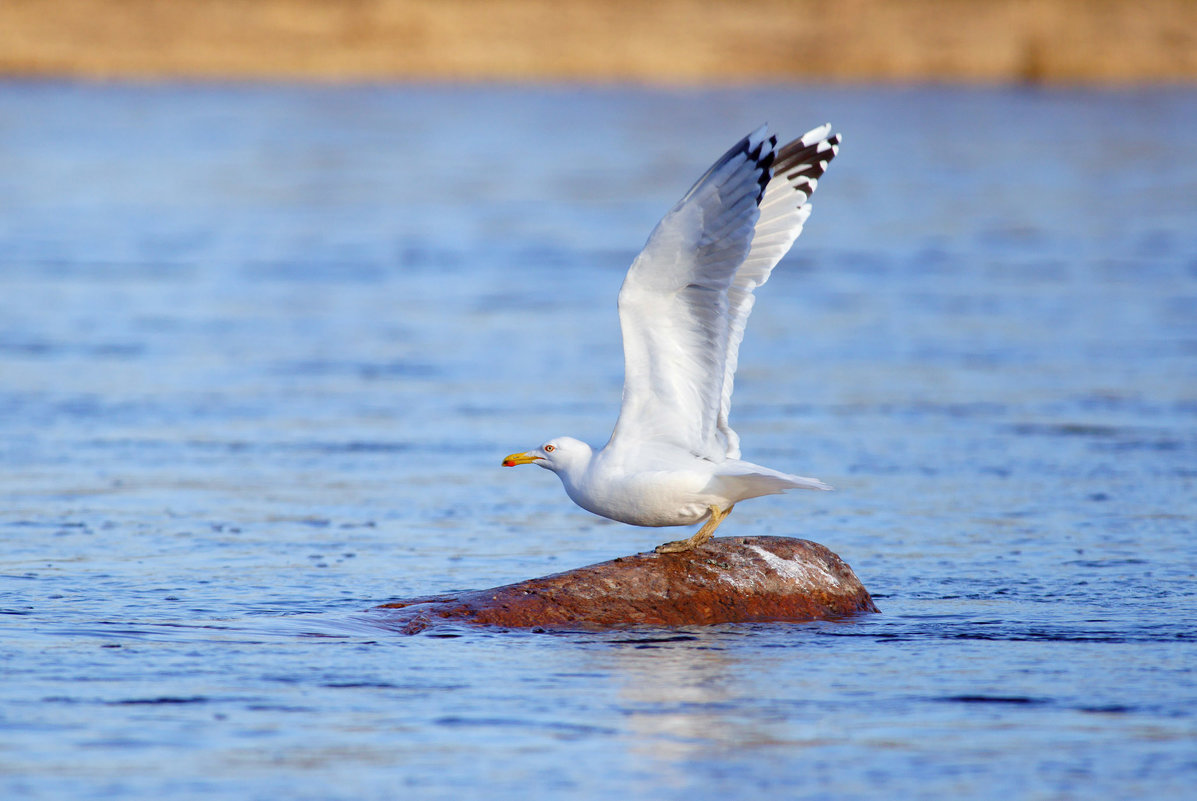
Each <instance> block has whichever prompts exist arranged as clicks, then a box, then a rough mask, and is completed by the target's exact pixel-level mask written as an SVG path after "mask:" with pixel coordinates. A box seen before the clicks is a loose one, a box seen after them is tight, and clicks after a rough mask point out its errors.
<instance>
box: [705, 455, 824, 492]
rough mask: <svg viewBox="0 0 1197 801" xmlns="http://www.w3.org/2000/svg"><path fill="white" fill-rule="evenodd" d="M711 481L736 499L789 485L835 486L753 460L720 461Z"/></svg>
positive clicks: (812, 488) (809, 487)
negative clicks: (756, 462) (763, 465)
mask: <svg viewBox="0 0 1197 801" xmlns="http://www.w3.org/2000/svg"><path fill="white" fill-rule="evenodd" d="M713 481H715V482H718V485H719V487H720V489H721V490H722V491H723V492H725V493H726V494H727V495H728V496H729V497H735V498H737V499H738V500H746V499H748V498H757V497H760V496H761V495H778V494H780V493H783V492H787V491H788V490H792V489H810V490H830V489H834V487H832V486H831V485H829V484H825V483H824V482H822V481H820V480H819V479H817V478H807V477H805V476H792V475H790V474H789V473H783V472H781V471H780V470H772V469H770V468H768V467H762V466H761V465H759V464H753V463H752V462H744V461H741V460H739V459H728V460H727V461H726V462H724V463H723V464H721V465H719V471H718V472H717V473H716V474H715V478H714V479H713Z"/></svg>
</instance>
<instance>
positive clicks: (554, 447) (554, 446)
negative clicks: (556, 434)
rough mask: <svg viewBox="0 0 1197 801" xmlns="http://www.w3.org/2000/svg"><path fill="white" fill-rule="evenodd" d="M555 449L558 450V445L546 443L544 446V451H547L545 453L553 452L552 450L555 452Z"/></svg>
mask: <svg viewBox="0 0 1197 801" xmlns="http://www.w3.org/2000/svg"><path fill="white" fill-rule="evenodd" d="M555 450H557V446H556V445H545V446H544V452H545V453H552V452H553V451H555Z"/></svg>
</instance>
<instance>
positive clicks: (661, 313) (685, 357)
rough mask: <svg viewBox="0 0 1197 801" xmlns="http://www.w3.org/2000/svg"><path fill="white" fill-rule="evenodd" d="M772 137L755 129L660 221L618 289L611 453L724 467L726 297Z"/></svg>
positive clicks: (761, 190) (745, 244) (765, 180)
mask: <svg viewBox="0 0 1197 801" xmlns="http://www.w3.org/2000/svg"><path fill="white" fill-rule="evenodd" d="M776 146H777V139H776V137H773V136H769V135H768V132H767V131H766V129H765V128H764V127H763V126H762V127H761V128H760V129H759V130H757V131H755V132H753V133H752V134H750V135H749V136H746V137H745V138H744V139H742V140H741V141H740V142H739V143H738V144H736V146H735V147H733V148H732V149H731V150H729V151H728V152H727V153H726V154H724V156H723V157H722V158H721V159H719V160H718V161H717V162H715V164H714V166H712V167H711V169H709V170H708V171H707V172H706V174H704V175H703V176H702V177H701V178H699V179H698V182H697V183H695V184H694V186H693V187H692V188H691V189H690V191H689V192H687V193H686V196H685V197H683V198H682V199H681V201H679V202H678V204H677V205H676V206H674V207H673V209H672V210H670V212H669V213H668V214H666V215H665V217H664V218H663V219H662V220H661V222H660V223H658V224H657V227H656V228H655V229H654V230H653V232H652V234H651V235H650V236H649V238H648V242H647V243H646V244H645V246H644V250H642V251H641V252H640V255H639V256H637V257H636V260H635V261H634V262H632V266H631V268H630V269H629V270H628V275H627V277H626V278H625V279H624V282H623V287H622V289H620V291H619V322H620V327H621V329H622V331H623V351H624V370H625V376H624V385H623V405H622V406H621V408H620V412H619V421H618V422H617V423H616V425H615V431H614V433H613V434H612V435H611V442H610V443H609V447H616V448H618V447H620V446H622V445H630V444H632V443H644V442H653V443H660V444H669V445H673V446H676V447H679V448H684V449H686V450H688V451H690V452H691V453H694V454H695V455H697V456H702V457H706V458H709V459H712V460H714V461H723V460H724V458H725V457H726V455H727V453H728V450H729V445H730V444H731V443H729V441H728V439H727V431H728V430H729V429H727V428H726V427H725V426H720V425H719V420H720V410H721V409H722V403H723V384H724V381H725V376H726V374H727V354H728V345H729V342H730V337H731V317H730V315H729V292H730V290H731V288H732V286H733V283H734V281H735V278H736V272H737V270H738V269H739V268H740V266H741V264H742V263H743V262H744V260H745V258H746V257H747V256H749V254H750V251H751V249H752V241H753V235H754V231H755V228H756V226H757V220H758V218H759V217H760V212H759V211H758V208H757V206H758V204H759V203H760V202H761V200H762V198H763V197H764V195H765V194H766V187H767V186H768V185H769V183H770V178H771V172H770V167H771V166H772V164H773V161H774V158H775V155H776V153H775V148H776Z"/></svg>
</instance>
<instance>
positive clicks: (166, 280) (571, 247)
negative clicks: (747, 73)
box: [0, 83, 1197, 800]
mask: <svg viewBox="0 0 1197 801" xmlns="http://www.w3.org/2000/svg"><path fill="white" fill-rule="evenodd" d="M824 119H830V120H833V121H834V122H835V123H836V124H837V127H838V128H839V129H840V130H842V131H843V132H844V136H845V142H844V146H843V150H842V152H841V157H840V158H839V159H838V160H837V161H836V163H835V164H834V166H833V168H832V169H831V171H830V172H829V174H828V175H827V177H826V179H825V180H824V181H823V182H822V183H821V186H820V189H819V193H818V197H817V198H816V208H815V212H814V215H813V216H812V219H811V221H810V223H809V224H808V227H807V231H806V232H805V233H804V234H803V237H802V239H801V240H800V242H799V246H798V247H797V248H796V250H795V252H794V253H793V254H792V255H791V256H790V257H789V258H788V259H787V260H786V261H785V262H783V264H782V266H781V267H780V268H779V269H778V271H777V273H776V274H775V277H774V278H773V280H772V281H771V282H770V283H769V285H768V286H766V287H765V288H763V290H762V291H761V293H760V302H759V304H758V306H757V309H756V311H755V313H754V317H753V321H752V325H751V326H750V328H749V332H748V337H747V339H746V342H745V345H744V349H743V351H742V355H741V369H740V374H739V378H738V381H737V391H736V404H735V407H734V410H733V423H734V424H735V426H736V428H737V430H738V431H739V432H740V434H741V436H742V438H743V444H744V452H745V455H746V457H747V458H750V459H753V460H755V461H760V462H763V463H765V464H768V465H772V466H775V467H777V468H779V469H783V470H787V471H791V472H796V473H799V474H803V475H814V476H818V477H820V478H822V479H824V480H826V481H828V482H830V483H832V484H834V485H835V486H837V488H838V491H837V492H835V493H818V494H816V493H805V494H795V495H791V496H786V497H781V498H768V499H762V500H759V501H756V502H754V503H751V504H744V505H742V507H740V508H738V509H737V512H736V514H735V515H734V516H733V517H732V518H730V519H729V521H728V522H727V523H726V524H725V526H724V528H723V529H722V532H723V533H726V534H736V533H740V534H775V535H795V536H802V537H807V538H810V539H814V540H817V541H819V542H822V543H824V544H826V545H827V546H828V547H830V548H832V549H833V550H835V551H836V552H837V553H839V554H840V555H841V556H842V557H844V558H845V559H846V560H847V561H848V562H849V563H850V564H852V566H853V567H854V568H855V570H856V572H857V573H858V575H859V576H860V577H861V578H862V580H863V581H864V583H865V585H866V586H868V587H869V588H870V590H871V591H872V592H873V594H874V597H875V599H876V601H877V603H878V605H879V606H880V607H881V609H882V614H880V615H871V616H865V617H859V618H854V619H851V620H847V621H839V622H828V623H813V624H806V625H751V626H716V627H708V628H693V629H681V630H633V631H622V632H612V633H593V632H564V633H552V634H534V633H526V632H514V633H513V632H501V631H486V630H483V631H477V630H466V629H457V628H448V629H440V630H435V631H430V632H426V633H424V634H421V635H417V636H412V637H405V636H402V635H399V634H396V633H394V632H390V631H386V630H384V629H382V628H379V627H378V626H376V625H373V622H372V621H371V619H370V616H369V615H368V614H363V612H364V610H366V609H368V608H369V607H371V606H374V605H376V604H379V603H383V602H386V601H388V600H391V599H395V598H401V597H404V596H411V595H422V594H428V593H434V592H441V591H447V590H453V589H464V588H479V587H487V586H494V585H498V584H502V583H507V582H510V581H516V580H519V579H522V578H528V577H531V576H537V575H543V574H545V573H548V572H553V571H557V570H562V569H566V568H569V567H574V566H578V565H582V564H588V563H591V562H594V561H598V560H602V559H607V558H612V557H615V556H619V555H623V554H627V553H632V552H635V551H640V550H645V549H647V548H649V547H651V546H652V545H654V544H656V543H657V542H659V541H661V540H663V539H665V538H673V537H675V536H676V533H675V532H672V531H661V530H647V529H637V528H634V527H630V526H623V525H618V524H614V523H609V522H607V521H603V520H599V519H597V518H594V517H591V516H589V515H587V514H586V513H584V512H582V511H581V510H579V509H577V508H575V507H574V506H573V505H572V504H570V503H569V502H568V501H567V500H566V499H565V497H564V494H563V493H562V492H561V489H560V486H559V484H558V482H557V481H556V479H555V478H554V477H553V476H551V475H549V474H548V473H545V472H543V471H537V470H533V469H531V468H526V469H524V470H503V469H501V468H499V467H498V461H499V459H500V458H501V457H502V456H503V455H504V454H506V453H509V452H511V451H514V450H522V449H525V448H528V447H532V446H535V445H538V444H540V443H541V442H542V441H544V440H545V439H546V438H548V437H550V436H553V435H558V434H572V435H575V436H579V437H581V438H584V439H588V440H589V441H591V442H593V443H595V444H601V443H602V442H604V441H605V439H606V437H607V435H608V434H609V432H610V427H611V425H612V424H613V422H614V418H615V413H616V410H617V407H618V400H619V389H620V383H621V380H622V363H621V352H620V346H619V334H618V325H617V321H616V317H615V309H614V298H615V293H616V291H617V290H618V287H619V284H620V282H621V280H622V278H623V272H624V271H625V270H626V267H627V265H628V263H629V262H630V260H631V258H632V257H633V256H634V254H635V252H636V251H637V250H638V249H639V246H640V244H641V243H642V242H643V240H644V238H645V236H646V235H647V234H648V231H649V230H650V229H651V227H652V225H653V224H655V222H656V220H657V219H658V218H659V216H660V215H661V213H663V212H664V210H665V209H667V208H668V207H669V206H670V205H671V204H672V203H673V202H674V201H675V200H676V199H677V197H679V196H680V194H681V193H682V192H683V191H684V190H685V189H686V188H687V187H688V186H689V185H690V183H691V181H692V180H693V179H694V178H695V177H696V176H697V175H698V174H699V173H700V172H701V171H702V170H703V169H705V167H706V166H707V165H708V164H709V163H710V162H711V161H712V160H713V159H714V157H716V156H717V155H718V154H719V153H721V152H722V151H723V150H724V149H725V148H726V147H727V146H728V145H730V144H731V143H732V142H734V141H735V140H736V139H737V138H738V137H739V136H741V135H743V134H744V133H745V132H747V131H748V130H750V129H752V128H754V127H755V126H756V125H758V124H759V123H760V122H762V121H764V120H768V121H769V122H771V123H772V124H773V126H774V127H775V128H776V129H778V130H779V131H781V132H783V134H790V135H797V134H800V133H801V132H802V131H804V130H806V129H807V128H809V127H811V126H813V125H815V124H818V123H820V122H822V121H824ZM1194 130H1197V94H1194V93H1193V92H1191V91H1181V90H1158V91H1146V92H1138V93H1129V92H1127V93H1120V92H1110V93H1098V92H1088V91H1079V90H1078V91H1051V92H1044V91H1022V90H1019V91H1006V90H951V89H909V90H896V89H886V90H871V89H841V90H816V89H805V88H795V89H785V88H761V89H750V90H736V91H732V90H727V91H720V92H663V91H647V90H632V89H619V90H574V89H565V88H543V89H504V88H458V89H454V88H435V89H434V88H386V87H362V88H324V89H318V88H298V87H266V86H262V87H252V86H250V87H239V86H224V87H197V86H191V85H163V86H121V85H112V86H95V85H69V84H62V85H57V84H27V83H8V84H4V85H0V543H2V545H3V547H2V549H0V611H2V612H3V613H4V614H3V617H2V618H0V671H2V672H3V675H4V677H5V680H4V681H3V683H0V793H2V794H3V795H4V797H7V798H71V799H91V798H114V797H119V798H131V799H138V798H145V799H160V798H172V799H189V798H196V799H203V798H237V799H257V798H261V799H276V798H286V797H290V798H300V799H303V798H313V799H315V798H321V799H323V798H346V799H372V798H378V799H384V798H388V799H389V798H396V797H419V798H446V799H449V798H452V799H459V798H468V797H487V798H521V799H523V798H560V797H569V798H580V799H585V798H609V797H613V796H619V797H630V798H646V799H647V798H653V799H662V798H664V799H668V798H678V799H681V798H685V799H688V800H690V799H717V798H728V797H741V798H748V797H785V798H812V799H813V798H826V797H833V798H882V797H883V798H892V799H900V798H937V799H941V798H982V799H1007V798H1012V797H1017V798H1041V799H1064V798H1078V799H1080V798H1085V799H1091V798H1146V797H1156V798H1180V797H1185V796H1186V795H1187V794H1188V793H1189V792H1191V789H1192V786H1193V783H1194V781H1195V780H1197V749H1195V748H1194V745H1193V744H1194V737H1195V736H1197V675H1195V672H1194V670H1195V667H1194V666H1195V665H1197V643H1195V639H1197V637H1195V635H1194V630H1195V627H1197V591H1195V589H1194V588H1195V586H1197V585H1195V583H1194V577H1195V573H1197V544H1195V540H1194V534H1195V533H1197V503H1195V501H1194V496H1195V494H1197V493H1195V489H1197V225H1195V224H1194V223H1195V221H1197V139H1195V138H1194V137H1193V135H1192V131H1194Z"/></svg>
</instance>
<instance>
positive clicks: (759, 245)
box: [716, 124, 840, 459]
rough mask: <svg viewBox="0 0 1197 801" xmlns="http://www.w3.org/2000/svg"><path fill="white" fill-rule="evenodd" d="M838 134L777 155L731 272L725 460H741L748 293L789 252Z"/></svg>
mask: <svg viewBox="0 0 1197 801" xmlns="http://www.w3.org/2000/svg"><path fill="white" fill-rule="evenodd" d="M839 145H840V135H839V134H832V133H831V125H830V124H827V125H821V126H819V127H818V128H815V129H814V130H812V131H807V132H806V133H805V134H803V135H802V137H801V138H799V139H795V140H794V141H793V142H790V143H789V144H787V145H784V146H783V147H782V148H781V149H780V150H778V151H777V157H776V159H775V161H774V164H773V177H772V179H771V180H770V181H769V183H768V185H767V186H766V187H765V194H764V197H763V198H761V202H760V219H758V220H757V223H756V229H755V231H754V235H753V238H752V249H751V250H750V251H749V253H748V256H747V257H746V258H745V259H744V263H743V264H741V265H740V269H739V270H737V271H736V275H735V278H734V279H733V280H732V284H731V286H730V287H729V288H728V291H727V305H728V336H727V355H726V358H725V359H724V371H723V390H722V398H721V401H720V406H719V418H718V421H717V424H716V425H717V427H718V431H719V433H720V434H721V435H722V439H723V440H724V441H725V442H726V443H727V452H726V453H727V457H728V458H731V459H738V458H740V438H739V436H737V435H736V432H735V431H733V430H732V429H731V426H730V425H728V415H729V413H730V412H731V396H732V389H733V388H734V386H735V375H736V365H737V364H738V362H739V353H740V341H741V340H742V339H743V338H744V327H745V326H746V325H747V324H748V315H749V314H750V313H751V312H752V306H753V303H754V302H755V301H756V296H755V295H754V294H753V292H754V291H755V290H756V288H757V287H758V286H760V285H761V284H763V283H765V282H766V281H768V280H769V274H770V273H772V272H773V268H774V267H776V266H777V262H779V261H781V257H782V256H784V255H786V253H788V252H789V250H790V247H791V246H792V245H793V244H794V240H796V239H797V238H798V235H799V234H801V233H802V226H803V224H805V223H806V218H807V217H809V216H810V209H811V207H810V203H809V202H808V201H809V200H810V197H811V195H813V194H814V192H815V188H816V187H817V186H818V183H819V178H821V177H822V176H823V173H824V172H826V171H827V165H828V164H829V163H830V162H831V160H832V159H833V158H835V156H836V154H837V153H838V152H839Z"/></svg>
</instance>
